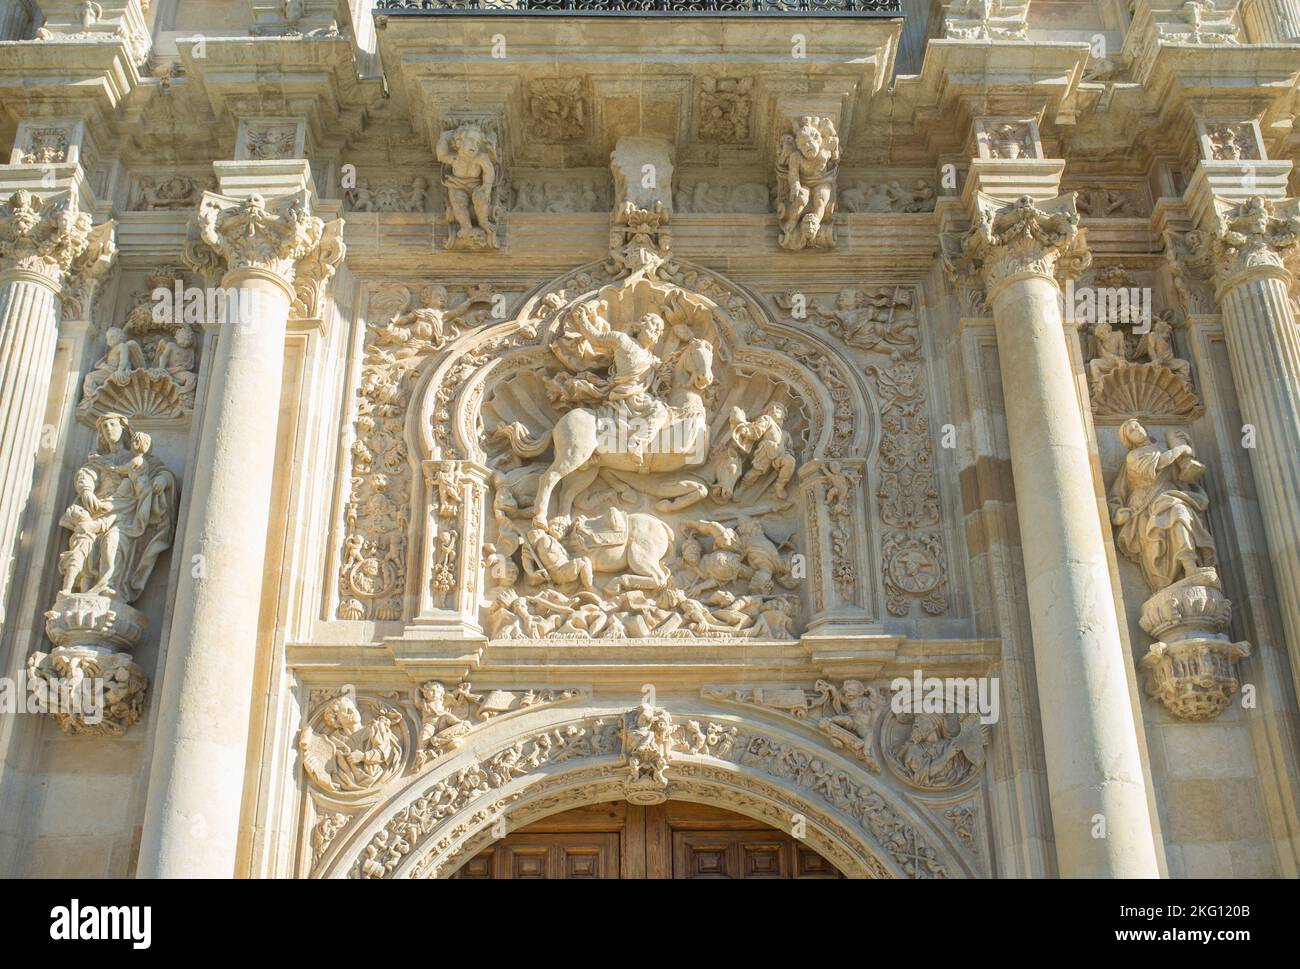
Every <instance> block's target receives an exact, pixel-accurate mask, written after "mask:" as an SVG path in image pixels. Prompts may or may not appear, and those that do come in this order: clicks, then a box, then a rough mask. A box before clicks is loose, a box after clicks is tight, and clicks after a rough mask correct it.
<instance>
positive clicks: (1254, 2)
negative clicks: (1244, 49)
mask: <svg viewBox="0 0 1300 969" xmlns="http://www.w3.org/2000/svg"><path fill="white" fill-rule="evenodd" d="M1242 13H1243V14H1244V16H1245V19H1246V34H1247V35H1248V36H1249V37H1250V41H1251V43H1252V44H1300V0H1247V2H1246V5H1245V7H1244V8H1243V10H1242Z"/></svg>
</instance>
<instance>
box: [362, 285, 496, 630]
mask: <svg viewBox="0 0 1300 969" xmlns="http://www.w3.org/2000/svg"><path fill="white" fill-rule="evenodd" d="M413 303H415V304H416V305H414V306H413V305H412V304H413ZM370 306H371V310H372V311H375V310H378V311H379V312H380V313H381V314H382V313H388V314H390V315H388V316H387V317H386V318H384V317H381V318H380V319H379V320H377V321H375V322H371V323H369V324H368V325H367V330H366V336H365V345H364V351H363V359H362V371H361V385H360V387H359V388H358V389H357V412H356V419H355V437H354V440H353V442H352V475H351V487H350V491H349V495H348V502H347V506H346V508H345V512H344V523H345V529H346V531H345V537H344V542H343V558H342V561H341V564H340V567H339V607H338V615H339V617H340V618H341V619H381V620H383V619H386V620H395V619H400V618H402V616H403V614H404V598H405V594H406V553H407V530H408V527H409V520H408V515H407V509H408V508H409V507H410V503H411V465H410V462H409V455H408V452H407V447H406V440H405V417H406V410H407V405H408V404H409V402H410V395H411V391H412V388H413V385H414V383H415V380H416V377H417V376H418V367H419V364H420V363H421V362H422V361H423V360H425V359H427V358H428V357H429V356H430V355H431V354H432V353H434V352H435V351H436V350H438V349H440V348H441V347H443V346H444V345H446V344H447V343H448V342H450V341H452V340H454V339H455V338H456V337H457V336H459V335H460V333H461V332H462V331H463V330H464V329H468V328H472V327H474V326H477V325H479V324H480V323H482V322H483V321H484V320H486V319H488V317H489V314H490V312H491V294H490V293H489V292H488V291H487V289H486V288H483V287H472V288H470V289H469V290H467V291H466V292H465V295H464V297H463V298H462V299H460V300H459V301H458V302H455V303H452V302H450V301H449V296H448V292H447V290H446V288H445V287H442V286H429V287H425V288H424V289H423V290H421V291H420V293H419V294H418V295H416V294H412V292H411V291H410V290H409V289H407V288H406V287H404V286H396V285H393V286H385V287H381V288H380V289H379V291H378V292H376V293H375V294H373V295H372V298H371V302H370ZM446 419H447V420H450V415H447V416H446Z"/></svg>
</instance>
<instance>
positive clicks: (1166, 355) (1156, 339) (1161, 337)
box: [1137, 317, 1192, 393]
mask: <svg viewBox="0 0 1300 969" xmlns="http://www.w3.org/2000/svg"><path fill="white" fill-rule="evenodd" d="M1137 356H1139V357H1146V358H1147V359H1148V360H1150V361H1151V362H1152V363H1153V364H1155V365H1156V366H1157V367H1163V368H1164V369H1166V370H1169V371H1172V372H1173V374H1174V376H1176V377H1177V378H1178V380H1179V381H1180V382H1181V383H1182V384H1183V386H1184V387H1185V388H1186V389H1187V392H1188V393H1191V392H1192V365H1191V364H1190V363H1188V362H1187V361H1186V360H1183V359H1181V358H1180V357H1179V356H1178V353H1177V352H1176V351H1175V350H1174V328H1173V326H1172V325H1171V324H1170V322H1169V320H1167V319H1165V318H1164V317H1156V319H1155V320H1154V321H1153V322H1152V323H1151V329H1150V331H1149V332H1147V333H1144V334H1143V335H1142V339H1141V340H1139V341H1138V347H1137Z"/></svg>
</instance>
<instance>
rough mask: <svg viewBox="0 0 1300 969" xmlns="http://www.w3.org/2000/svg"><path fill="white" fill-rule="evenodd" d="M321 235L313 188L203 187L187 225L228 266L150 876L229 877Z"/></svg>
mask: <svg viewBox="0 0 1300 969" xmlns="http://www.w3.org/2000/svg"><path fill="white" fill-rule="evenodd" d="M302 168H303V177H304V184H305V178H306V174H305V169H306V166H305V164H304V165H303V166H302ZM325 235H326V226H325V224H324V223H323V222H322V221H321V219H319V218H317V217H316V216H314V215H312V214H311V200H310V196H309V195H308V193H307V192H306V191H305V189H304V190H300V191H299V192H297V193H295V194H292V195H287V196H281V197H279V198H275V199H266V198H263V197H262V196H261V195H249V196H246V197H244V198H235V197H232V196H228V195H216V194H213V193H205V195H204V198H203V201H202V203H201V205H200V210H199V214H198V217H197V218H196V220H195V222H194V224H193V226H192V231H191V245H190V247H189V249H188V250H187V253H186V255H187V260H188V261H189V263H190V264H191V266H192V267H194V268H195V269H197V270H200V271H203V272H204V273H205V275H207V276H208V278H210V279H211V278H216V272H218V271H221V272H223V274H222V275H221V277H220V279H221V286H222V287H223V288H224V289H226V291H227V293H228V298H227V304H226V314H225V318H224V319H223V320H222V321H221V324H220V332H219V335H218V338H217V345H216V352H215V357H214V359H213V361H212V365H211V373H212V377H211V384H210V386H209V389H208V396H207V404H206V406H205V410H204V413H203V416H202V425H201V427H202V430H201V435H202V436H201V438H200V440H199V442H198V448H197V452H196V456H195V464H194V467H195V475H194V481H193V484H192V485H191V487H192V497H191V502H190V511H189V517H188V519H187V522H186V527H185V532H184V545H183V550H182V562H183V563H184V568H182V570H181V577H180V582H179V584H178V588H177V591H176V605H175V609H174V613H173V615H174V616H175V619H174V621H173V624H172V629H171V634H170V636H169V639H168V643H167V660H166V666H165V668H164V672H163V678H162V683H161V686H160V688H159V691H158V694H159V699H158V705H159V709H158V727H157V736H156V741H155V747H154V756H153V768H152V773H151V775H150V786H149V797H148V803H147V806H146V811H145V824H144V831H145V834H144V840H143V841H142V843H141V847H140V861H139V869H138V870H139V874H140V875H141V876H142V877H177V876H210V877H229V876H231V875H232V874H233V873H234V866H235V851H236V842H237V838H238V826H239V812H240V802H241V800H242V785H241V784H240V782H239V779H240V778H242V777H243V776H244V766H245V764H244V759H245V755H246V747H247V743H248V722H249V709H250V702H251V690H252V684H253V677H254V668H253V664H254V656H255V653H256V642H257V630H258V618H259V617H258V613H259V604H260V600H261V593H262V574H263V565H264V560H265V556H266V549H265V546H264V543H263V542H262V541H260V540H259V539H260V537H261V536H264V535H266V532H267V523H268V518H269V514H270V501H271V487H272V478H273V474H274V461H275V440H276V420H275V414H276V411H277V409H278V406H279V400H280V390H281V388H280V382H281V373H282V368H283V361H284V337H285V325H286V321H287V320H288V316H289V308H290V305H291V304H292V303H293V300H294V281H295V278H296V275H297V271H296V267H297V265H298V264H299V263H300V262H302V261H305V260H308V259H310V258H311V257H312V256H313V255H314V254H315V253H316V250H317V249H318V247H319V245H320V243H321V240H322V237H324V236H325ZM333 235H335V236H336V237H337V233H336V232H335V233H333ZM342 254H343V253H342V247H341V246H338V247H337V248H336V250H335V256H336V259H337V258H341V257H342Z"/></svg>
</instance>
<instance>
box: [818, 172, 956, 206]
mask: <svg viewBox="0 0 1300 969" xmlns="http://www.w3.org/2000/svg"><path fill="white" fill-rule="evenodd" d="M934 202H935V192H934V186H933V185H932V184H931V183H930V182H929V181H928V180H927V179H924V178H918V179H915V180H913V181H912V183H911V184H910V185H904V184H903V183H902V182H900V181H898V180H893V181H888V182H874V183H872V182H867V181H861V180H859V181H857V182H854V183H852V184H851V185H850V186H849V187H847V188H845V189H844V190H843V191H842V192H840V198H839V204H840V207H841V208H842V209H843V210H844V211H845V212H867V213H873V212H879V213H884V212H904V213H913V212H933V211H934Z"/></svg>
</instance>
